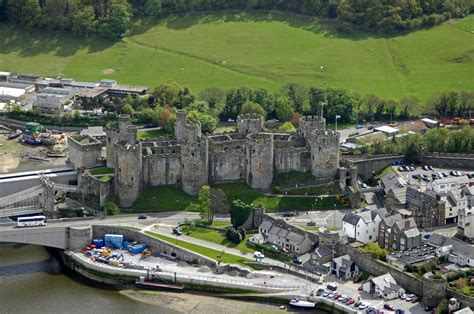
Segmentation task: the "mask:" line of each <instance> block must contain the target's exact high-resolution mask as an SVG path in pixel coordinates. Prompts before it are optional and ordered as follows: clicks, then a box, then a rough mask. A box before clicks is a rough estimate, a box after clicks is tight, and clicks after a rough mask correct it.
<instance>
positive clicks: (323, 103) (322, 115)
mask: <svg viewBox="0 0 474 314" xmlns="http://www.w3.org/2000/svg"><path fill="white" fill-rule="evenodd" d="M324 106H326V103H325V102H322V103H321V121H322V120H323V118H324V114H323V113H324V111H323V109H324Z"/></svg>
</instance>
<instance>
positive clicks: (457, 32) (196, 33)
mask: <svg viewBox="0 0 474 314" xmlns="http://www.w3.org/2000/svg"><path fill="white" fill-rule="evenodd" d="M473 21H474V16H470V17H468V18H467V19H464V20H460V21H454V22H450V23H445V24H443V25H441V26H437V27H434V28H432V29H429V30H420V31H416V32H412V33H409V34H407V35H403V36H396V37H390V38H384V37H373V36H370V35H367V36H366V35H364V34H355V35H353V36H351V37H348V36H344V35H340V34H337V33H335V32H332V31H331V29H330V28H328V27H326V26H322V25H321V24H318V23H317V22H315V21H314V20H313V19H306V18H302V17H295V16H289V15H283V14H269V13H265V14H264V13H259V14H256V13H240V14H214V15H195V16H188V17H173V18H168V19H165V20H163V21H160V22H158V23H157V24H154V25H153V26H148V25H145V26H142V27H141V29H138V28H137V30H136V31H135V34H134V35H131V36H129V37H126V38H124V39H123V40H122V41H121V42H117V43H108V42H104V41H101V40H100V39H97V38H92V39H87V40H83V41H81V40H77V39H74V38H72V37H71V36H67V35H59V34H47V33H39V34H37V33H35V34H33V35H32V34H30V33H27V32H25V31H22V30H19V29H17V28H11V27H9V26H5V25H2V26H1V27H0V70H3V71H15V72H20V73H32V74H41V75H51V76H53V75H58V74H60V75H63V76H67V77H74V78H76V79H80V80H98V79H101V78H104V77H107V78H114V79H117V80H119V81H120V82H121V83H128V84H139V85H147V86H150V87H154V86H156V85H158V84H159V83H161V82H164V81H167V80H170V79H174V80H176V81H178V82H180V83H181V84H183V85H188V86H190V87H191V88H192V89H193V91H195V92H197V91H199V90H201V89H203V88H206V87H211V86H215V87H220V88H230V87H239V86H243V85H245V86H248V87H264V88H268V89H272V90H276V89H278V88H280V87H281V86H282V85H283V84H285V83H288V82H298V83H303V84H307V85H312V86H329V87H338V88H345V89H348V90H354V91H356V92H358V93H360V94H368V93H373V94H376V95H379V96H381V97H393V98H400V97H403V96H408V95H413V96H416V97H418V98H420V99H421V100H426V99H427V98H428V97H429V96H431V94H433V93H435V92H440V91H447V90H474V75H473V73H474V34H473V33H472V32H471V30H472V28H473ZM458 24H459V26H458ZM321 66H323V70H321Z"/></svg>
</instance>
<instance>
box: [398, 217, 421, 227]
mask: <svg viewBox="0 0 474 314" xmlns="http://www.w3.org/2000/svg"><path fill="white" fill-rule="evenodd" d="M406 223H408V227H407V228H406V227H405V224H406ZM395 224H396V225H397V227H398V229H399V230H408V229H412V228H416V222H415V219H413V217H410V218H407V219H403V220H399V221H397V222H395Z"/></svg>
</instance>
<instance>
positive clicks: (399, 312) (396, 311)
mask: <svg viewBox="0 0 474 314" xmlns="http://www.w3.org/2000/svg"><path fill="white" fill-rule="evenodd" d="M395 314H405V310H402V309H396V310H395Z"/></svg>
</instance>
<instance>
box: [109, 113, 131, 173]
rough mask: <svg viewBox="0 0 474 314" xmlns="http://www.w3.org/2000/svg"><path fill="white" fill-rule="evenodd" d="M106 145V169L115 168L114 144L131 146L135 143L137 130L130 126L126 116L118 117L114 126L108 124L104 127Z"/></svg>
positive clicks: (128, 118)
mask: <svg viewBox="0 0 474 314" xmlns="http://www.w3.org/2000/svg"><path fill="white" fill-rule="evenodd" d="M105 134H106V141H105V143H106V145H107V167H109V168H114V167H115V159H116V158H115V144H116V143H118V142H126V143H129V144H131V145H135V144H136V143H137V128H136V127H135V126H132V125H131V124H130V117H129V116H128V115H120V116H119V120H118V122H117V123H115V124H109V125H107V126H106V127H105Z"/></svg>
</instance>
